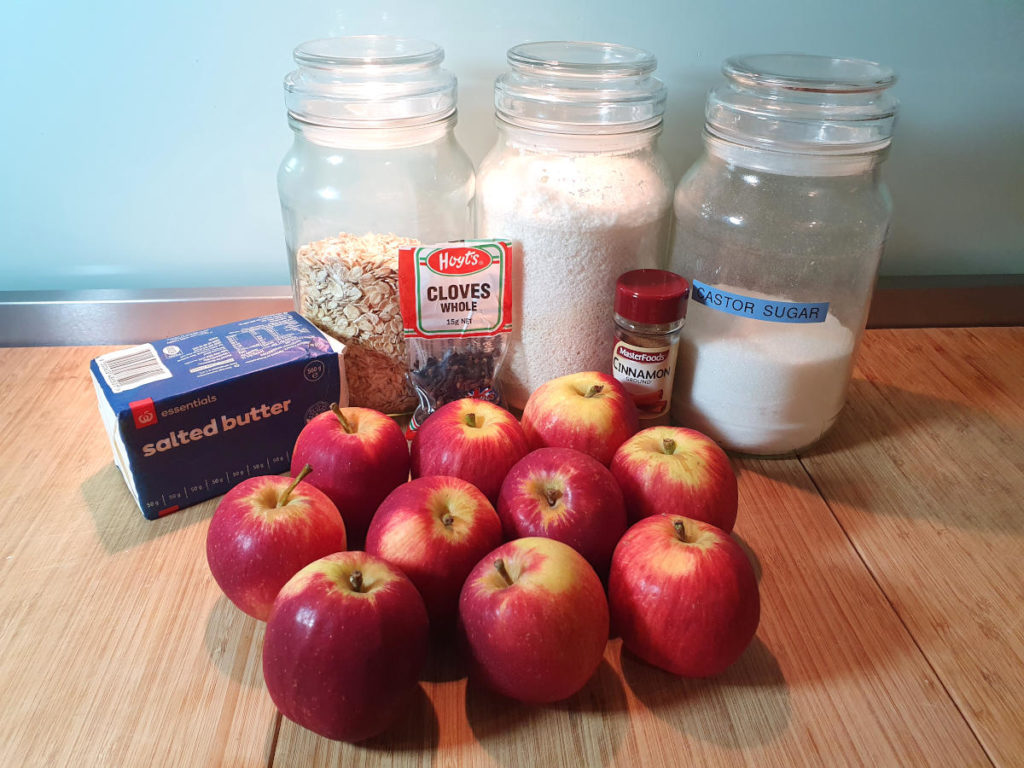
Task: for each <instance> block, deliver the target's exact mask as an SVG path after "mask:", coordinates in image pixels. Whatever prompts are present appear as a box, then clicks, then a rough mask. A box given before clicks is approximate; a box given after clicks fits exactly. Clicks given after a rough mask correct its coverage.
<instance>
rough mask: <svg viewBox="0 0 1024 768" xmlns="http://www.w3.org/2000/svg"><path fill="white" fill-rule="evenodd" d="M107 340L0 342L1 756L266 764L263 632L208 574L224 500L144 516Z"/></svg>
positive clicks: (271, 722) (268, 723)
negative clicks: (114, 424)
mask: <svg viewBox="0 0 1024 768" xmlns="http://www.w3.org/2000/svg"><path fill="white" fill-rule="evenodd" d="M101 351H102V350H97V349H91V350H90V349H34V350H19V349H7V350H0V434H3V436H4V439H3V441H2V442H0V489H2V493H3V498H4V503H3V504H2V505H0V532H2V534H0V558H2V561H0V562H2V574H0V610H2V618H0V690H2V691H3V700H4V715H3V717H2V718H0V765H4V766H37V765H38V766H62V765H74V766H149V765H196V766H214V765H265V764H267V763H268V762H269V760H270V757H271V754H270V752H271V745H272V737H273V734H274V732H275V729H276V726H277V719H278V715H277V712H276V710H275V708H274V706H273V704H272V703H271V702H270V700H269V699H268V698H267V696H266V693H265V691H264V689H263V680H262V673H261V671H260V651H261V642H262V628H258V627H257V622H255V621H254V620H253V619H249V618H248V617H246V616H244V614H241V613H240V612H238V611H236V610H235V609H234V608H233V607H232V606H231V605H230V604H229V603H227V601H226V600H224V599H223V598H222V597H221V596H220V591H219V590H218V589H217V586H216V584H215V583H214V582H213V580H212V579H211V578H210V575H209V570H208V568H207V566H206V557H205V537H206V526H207V523H206V521H207V519H208V518H209V516H210V515H211V514H212V511H213V502H207V503H206V504H203V505H200V506H197V507H193V508H192V509H190V510H188V511H187V512H184V513H181V514H178V515H172V516H170V517H167V518H165V519H163V520H159V521H155V522H148V521H146V520H144V519H143V518H142V514H141V513H140V512H139V510H138V509H137V508H136V507H135V504H134V502H133V501H132V499H131V497H130V495H129V494H128V492H127V489H126V488H125V487H124V484H123V482H122V480H121V478H120V476H119V474H118V473H117V470H116V469H115V468H114V466H113V464H112V463H111V459H110V447H109V444H108V443H107V440H106V435H105V434H104V432H103V428H102V425H101V423H100V420H99V414H98V411H97V409H96V404H95V397H94V395H93V394H92V385H91V384H90V381H89V378H88V371H87V364H88V361H89V359H90V358H91V357H94V356H95V355H96V354H98V353H99V352H101Z"/></svg>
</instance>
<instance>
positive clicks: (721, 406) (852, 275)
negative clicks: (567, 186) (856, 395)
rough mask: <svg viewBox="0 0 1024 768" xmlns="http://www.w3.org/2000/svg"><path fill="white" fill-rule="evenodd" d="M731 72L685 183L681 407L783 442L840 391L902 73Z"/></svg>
mask: <svg viewBox="0 0 1024 768" xmlns="http://www.w3.org/2000/svg"><path fill="white" fill-rule="evenodd" d="M723 72H724V73H725V76H726V78H727V82H726V83H725V84H724V85H721V86H719V87H717V88H715V89H714V90H713V91H711V93H710V94H709V96H708V102H707V110H706V125H705V131H704V145H705V153H704V156H703V157H702V158H701V159H700V160H698V161H697V163H696V164H695V165H694V166H693V167H692V168H691V169H690V171H689V172H688V173H687V174H686V176H685V177H684V178H683V179H682V181H681V182H680V183H679V187H678V189H677V190H676V195H675V213H676V234H675V240H674V244H673V252H672V257H671V268H672V269H673V270H674V271H676V272H678V273H680V274H682V275H684V276H685V277H688V278H690V280H691V296H690V309H689V313H688V315H687V321H686V326H685V328H684V329H683V334H682V338H681V341H680V351H679V360H680V365H679V369H678V371H677V374H676V380H675V392H674V397H673V409H672V413H673V417H674V418H675V420H676V421H677V422H678V423H680V424H683V425H686V426H691V427H694V428H696V429H699V430H701V431H702V432H706V433H707V434H709V435H711V436H712V437H713V438H715V439H716V440H718V441H719V442H720V443H722V444H723V445H724V446H725V447H727V448H730V449H733V450H736V451H740V452H744V453H753V454H760V455H772V454H785V453H790V452H792V451H796V450H798V449H801V448H804V447H806V446H808V445H810V444H811V443H813V442H815V441H816V440H817V439H818V438H820V437H821V436H822V435H823V434H824V433H825V431H826V430H828V428H829V427H830V426H831V425H832V423H833V422H834V421H835V419H836V417H837V416H838V414H839V411H840V410H841V408H842V406H843V403H844V401H845V398H846V390H847V386H848V384H849V380H850V373H851V369H852V366H853V357H854V352H855V350H856V347H857V343H858V341H859V339H860V335H861V332H862V331H863V329H864V325H865V322H866V319H867V312H868V305H869V302H870V299H871V292H872V289H873V287H874V281H875V274H876V272H877V269H878V262H879V258H880V257H881V254H882V247H883V244H884V242H885V238H886V234H887V231H888V227H889V218H890V213H891V203H890V200H889V194H888V192H887V190H886V187H885V185H884V183H883V182H882V180H881V175H880V165H881V162H882V160H883V159H884V158H885V154H886V152H887V149H888V146H889V142H890V139H891V136H892V129H893V125H894V122H895V117H896V108H897V101H896V99H895V98H894V97H893V96H891V95H890V94H889V92H888V91H887V89H888V88H889V87H890V86H891V85H893V83H894V82H895V80H896V78H895V75H894V74H893V72H892V71H891V70H889V69H887V68H885V67H882V66H879V65H878V64H875V63H872V62H868V61H860V60H854V59H832V58H825V57H818V56H801V55H791V54H786V55H758V56H744V57H738V58H733V59H729V60H727V61H726V62H725V64H724V66H723Z"/></svg>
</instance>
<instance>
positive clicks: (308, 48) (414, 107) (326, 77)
mask: <svg viewBox="0 0 1024 768" xmlns="http://www.w3.org/2000/svg"><path fill="white" fill-rule="evenodd" d="M293 56H294V58H295V62H296V63H297V64H298V69H296V70H294V71H293V72H290V73H289V74H288V75H287V76H286V77H285V79H284V91H285V106H286V107H287V109H288V113H289V114H290V115H293V116H294V117H296V118H297V119H299V120H301V121H303V122H305V123H310V124H315V125H322V126H333V127H338V128H378V127H387V126H389V125H397V126H401V125H414V124H420V123H424V124H425V123H431V122H434V121H435V120H439V119H444V118H445V117H447V116H448V115H451V114H453V113H454V112H455V105H456V90H457V81H456V79H455V76H454V75H453V74H452V73H451V72H449V71H447V70H445V69H443V68H442V67H441V62H443V61H444V49H442V48H441V47H440V46H439V45H436V44H435V43H432V42H430V41H428V40H421V39H419V38H409V37H396V36H391V35H354V36H350V37H332V38H320V39H318V40H310V41H309V42H306V43H302V44H301V45H299V46H298V47H296V48H295V50H294V52H293Z"/></svg>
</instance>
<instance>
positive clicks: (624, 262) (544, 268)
mask: <svg viewBox="0 0 1024 768" xmlns="http://www.w3.org/2000/svg"><path fill="white" fill-rule="evenodd" d="M477 195H478V196H477V201H478V202H477V228H478V232H479V233H480V234H481V236H488V237H492V236H493V237H508V238H511V239H513V240H516V241H518V242H519V244H520V246H521V248H522V252H521V259H520V264H519V267H520V268H519V270H517V274H516V276H515V278H514V282H513V287H514V296H515V299H516V303H517V310H516V312H515V317H516V320H517V322H516V325H515V327H514V330H513V334H512V344H511V347H510V350H509V356H508V358H507V359H506V364H505V368H504V373H503V377H502V381H503V385H504V392H505V395H506V397H507V398H508V400H509V403H510V404H511V405H513V406H515V407H518V408H522V407H523V405H525V403H526V399H527V397H529V395H530V393H531V392H532V391H533V390H534V389H536V388H537V387H539V386H540V385H541V384H543V383H544V382H545V381H548V380H549V379H553V378H555V377H557V376H563V375H566V374H569V373H575V372H577V371H586V370H598V371H605V372H607V371H609V370H610V366H611V354H612V346H613V341H614V339H613V333H612V301H613V298H614V294H615V280H616V278H617V277H618V276H619V275H620V274H621V273H623V272H625V271H627V270H630V269H638V268H642V267H651V268H653V267H659V266H661V263H662V261H663V257H664V254H665V251H666V248H667V245H668V234H669V226H670V221H671V219H670V214H671V191H670V189H669V187H668V183H667V180H666V179H665V177H664V175H663V174H662V173H661V172H659V169H658V168H657V167H656V166H655V165H654V164H653V163H652V162H651V159H650V156H649V155H648V156H646V157H636V156H630V155H622V154H620V155H611V154H598V155H594V154H581V155H568V156H565V155H553V154H545V153H533V152H523V153H520V154H516V155H509V154H505V155H503V156H502V157H501V158H500V159H499V160H496V161H493V162H491V163H488V162H487V161H485V164H484V166H483V167H481V169H480V173H479V175H478V190H477Z"/></svg>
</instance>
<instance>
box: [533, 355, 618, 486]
mask: <svg viewBox="0 0 1024 768" xmlns="http://www.w3.org/2000/svg"><path fill="white" fill-rule="evenodd" d="M637 427H638V420H637V413H636V406H635V405H634V404H633V398H631V397H630V396H629V393H628V392H626V390H625V389H624V388H623V386H622V384H620V383H619V382H618V381H617V380H616V379H614V378H613V377H611V376H609V375H607V374H604V373H598V372H597V371H585V372H583V373H573V374H570V375H568V376H560V377H559V378H557V379H552V380H551V381H549V382H546V383H544V384H542V385H541V386H539V387H537V389H535V390H534V391H533V394H532V395H530V399H529V400H527V401H526V408H524V409H523V432H525V433H526V442H527V444H528V445H529V446H530V449H531V450H535V449H537V448H549V447H550V448H575V449H576V450H578V451H583V452H584V453H586V454H589V455H591V456H593V457H594V458H595V459H597V460H598V461H600V462H601V463H602V464H604V465H605V466H608V463H609V462H610V461H611V460H612V456H613V455H614V454H615V449H616V448H618V447H619V445H621V444H622V442H623V441H624V440H626V439H627V438H628V437H630V436H631V435H632V434H633V433H634V432H636V430H637Z"/></svg>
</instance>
